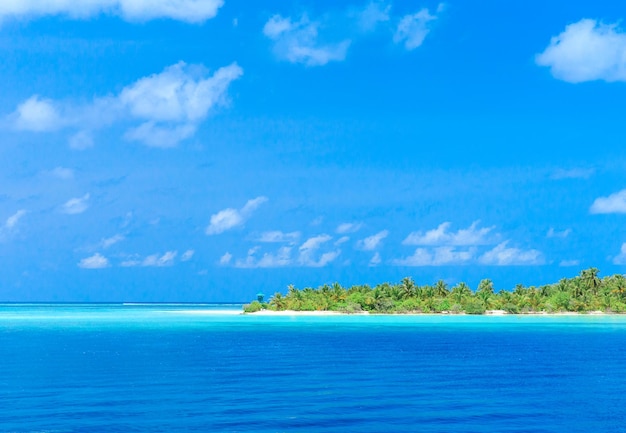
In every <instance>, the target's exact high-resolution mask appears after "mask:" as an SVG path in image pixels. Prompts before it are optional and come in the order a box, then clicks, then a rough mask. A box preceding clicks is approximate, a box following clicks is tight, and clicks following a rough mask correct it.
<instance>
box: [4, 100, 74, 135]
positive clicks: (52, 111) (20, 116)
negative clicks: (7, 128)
mask: <svg viewBox="0 0 626 433" xmlns="http://www.w3.org/2000/svg"><path fill="white" fill-rule="evenodd" d="M11 117H12V119H11V120H12V121H13V122H14V125H15V128H16V129H19V130H23V131H34V132H48V131H54V130H57V129H61V128H62V127H63V121H62V119H61V117H60V115H59V113H58V112H57V109H56V107H55V106H54V103H53V102H52V101H51V100H49V99H40V97H39V96H38V95H34V96H31V97H30V98H28V99H27V100H26V101H24V102H22V103H21V104H20V105H18V106H17V109H16V110H15V113H13V115H12V116H11Z"/></svg>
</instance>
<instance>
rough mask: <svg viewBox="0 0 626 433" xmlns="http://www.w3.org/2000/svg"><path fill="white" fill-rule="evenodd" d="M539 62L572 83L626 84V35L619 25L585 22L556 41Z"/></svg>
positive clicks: (557, 76) (560, 78)
mask: <svg viewBox="0 0 626 433" xmlns="http://www.w3.org/2000/svg"><path fill="white" fill-rule="evenodd" d="M536 62H537V64H538V65H540V66H546V67H549V68H550V72H551V73H552V76H553V77H554V78H557V79H559V80H563V81H567V82H570V83H580V82H584V81H594V80H604V81H609V82H610V81H626V33H624V32H623V31H622V30H621V29H620V28H619V27H618V25H617V24H603V23H601V22H598V21H596V20H593V19H582V20H580V21H578V22H576V23H573V24H570V25H568V26H566V27H565V30H564V31H563V32H562V33H561V34H559V35H558V36H555V37H553V38H552V39H551V40H550V44H549V45H548V47H547V48H546V49H545V50H544V52H543V53H541V54H538V55H537V57H536Z"/></svg>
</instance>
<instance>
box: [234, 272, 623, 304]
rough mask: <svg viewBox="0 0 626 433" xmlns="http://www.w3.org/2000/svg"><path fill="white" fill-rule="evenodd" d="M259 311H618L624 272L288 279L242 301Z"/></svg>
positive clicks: (621, 301) (621, 298)
mask: <svg viewBox="0 0 626 433" xmlns="http://www.w3.org/2000/svg"><path fill="white" fill-rule="evenodd" d="M260 311H277V312H278V311H298V312H302V311H309V312H310V311H328V312H337V313H345V314H358V313H373V314H419V313H423V314H428V313H431V314H432V313H440V314H485V313H487V312H493V311H496V312H500V313H502V314H507V313H508V314H540V313H568V312H571V313H591V312H601V313H624V312H626V277H624V275H620V274H616V275H612V276H608V277H604V278H600V277H599V270H598V269H597V268H589V269H586V270H583V271H581V272H580V274H579V275H577V276H576V277H574V278H563V279H561V280H559V281H558V282H556V283H553V284H546V285H543V286H540V287H535V286H530V287H525V286H523V285H522V284H518V285H516V286H515V287H514V288H513V289H512V290H499V291H496V290H495V288H494V284H493V282H492V281H491V280H490V279H484V280H482V281H480V283H479V284H478V287H477V289H476V290H475V291H473V290H472V289H471V288H470V287H469V286H468V285H467V284H466V283H459V284H457V285H455V286H453V287H449V286H448V284H446V283H445V282H444V281H442V280H440V281H437V282H436V283H435V284H434V285H429V284H426V285H423V286H420V285H418V284H416V283H415V282H414V281H413V279H412V278H410V277H406V278H404V279H403V280H402V281H401V282H400V283H397V284H390V283H382V284H378V285H376V286H374V287H370V286H369V285H356V286H352V287H349V288H346V287H342V286H341V285H340V284H339V283H335V284H332V285H328V284H325V285H323V286H320V287H318V288H317V289H314V288H311V287H306V288H304V289H302V290H300V289H298V288H296V287H294V286H293V285H290V286H289V287H288V290H287V293H286V294H284V295H283V294H282V293H280V292H277V293H275V294H274V295H273V296H272V297H271V298H270V300H269V302H264V299H263V295H261V294H259V296H258V299H257V300H255V301H252V302H251V303H249V304H246V305H244V312H245V313H255V312H260Z"/></svg>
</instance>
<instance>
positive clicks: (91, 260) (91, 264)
mask: <svg viewBox="0 0 626 433" xmlns="http://www.w3.org/2000/svg"><path fill="white" fill-rule="evenodd" d="M109 266H110V264H109V259H107V258H106V257H104V256H103V255H101V254H100V253H96V254H94V255H93V256H91V257H86V258H84V259H82V260H81V261H80V262H78V267H79V268H83V269H103V268H108V267H109Z"/></svg>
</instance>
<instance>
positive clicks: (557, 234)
mask: <svg viewBox="0 0 626 433" xmlns="http://www.w3.org/2000/svg"><path fill="white" fill-rule="evenodd" d="M571 232H572V229H565V230H562V231H556V230H554V228H553V227H550V229H549V230H548V233H546V237H548V238H561V239H565V238H566V237H568V236H569V235H570V233H571Z"/></svg>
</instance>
